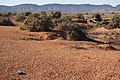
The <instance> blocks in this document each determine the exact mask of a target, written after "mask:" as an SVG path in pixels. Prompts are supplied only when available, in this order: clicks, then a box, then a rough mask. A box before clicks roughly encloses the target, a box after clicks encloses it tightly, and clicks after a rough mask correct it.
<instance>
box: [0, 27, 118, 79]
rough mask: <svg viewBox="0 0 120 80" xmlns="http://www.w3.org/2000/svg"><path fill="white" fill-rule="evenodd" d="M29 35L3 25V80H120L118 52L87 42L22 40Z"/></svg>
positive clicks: (0, 39) (0, 35) (0, 55)
mask: <svg viewBox="0 0 120 80" xmlns="http://www.w3.org/2000/svg"><path fill="white" fill-rule="evenodd" d="M27 34H30V33H29V32H27V31H19V29H18V28H16V27H5V26H3V27H2V26H0V80H120V52H119V51H113V50H106V49H104V48H106V47H105V46H104V47H102V48H101V45H100V47H99V46H98V45H97V44H96V43H91V42H84V41H82V42H75V41H74V42H73V41H64V40H46V41H36V40H21V37H29V36H28V35H27ZM18 70H22V71H24V72H25V73H26V75H18V74H17V71H18Z"/></svg>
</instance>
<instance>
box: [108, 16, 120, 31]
mask: <svg viewBox="0 0 120 80" xmlns="http://www.w3.org/2000/svg"><path fill="white" fill-rule="evenodd" d="M106 28H107V29H115V28H120V15H118V14H116V15H114V16H113V19H112V20H111V21H110V24H109V26H107V27H106Z"/></svg>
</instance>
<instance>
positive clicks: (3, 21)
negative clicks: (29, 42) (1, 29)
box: [0, 17, 15, 26]
mask: <svg viewBox="0 0 120 80" xmlns="http://www.w3.org/2000/svg"><path fill="white" fill-rule="evenodd" d="M0 25H1V26H15V24H14V23H12V21H11V20H10V18H8V17H0Z"/></svg>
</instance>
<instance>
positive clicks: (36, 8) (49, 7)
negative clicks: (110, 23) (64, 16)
mask: <svg viewBox="0 0 120 80" xmlns="http://www.w3.org/2000/svg"><path fill="white" fill-rule="evenodd" d="M11 11H12V12H25V11H31V12H40V11H47V12H49V11H61V12H112V11H120V5H117V6H116V7H113V6H111V5H106V4H105V5H91V4H80V5H75V4H46V5H36V4H21V5H15V6H4V5H0V12H11Z"/></svg>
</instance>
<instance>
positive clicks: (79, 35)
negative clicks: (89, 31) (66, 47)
mask: <svg viewBox="0 0 120 80" xmlns="http://www.w3.org/2000/svg"><path fill="white" fill-rule="evenodd" d="M60 27H61V28H60V31H62V32H63V33H64V39H66V40H77V41H79V40H84V39H85V37H86V34H85V33H84V32H83V31H82V30H81V28H80V26H79V25H78V24H75V23H73V22H72V20H71V18H70V17H64V18H62V19H61V23H60Z"/></svg>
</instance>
